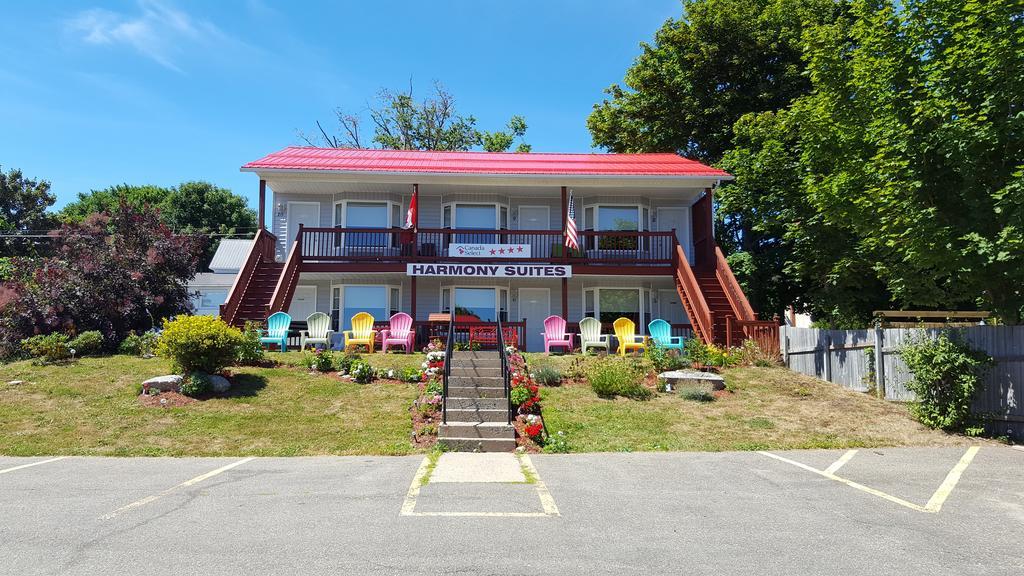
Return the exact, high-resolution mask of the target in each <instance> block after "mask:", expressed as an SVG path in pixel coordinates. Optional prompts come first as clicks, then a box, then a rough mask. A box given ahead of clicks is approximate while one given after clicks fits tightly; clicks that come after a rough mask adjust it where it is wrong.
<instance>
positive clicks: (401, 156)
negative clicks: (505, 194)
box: [242, 146, 729, 178]
mask: <svg viewBox="0 0 1024 576" xmlns="http://www.w3.org/2000/svg"><path fill="white" fill-rule="evenodd" d="M242 169H243V170H247V171H248V170H251V171H259V170H310V171H319V170H327V171H331V170H337V171H346V172H348V171H353V172H410V173H438V174H445V173H450V174H539V175H583V176H666V177H673V176H683V177H685V176H707V177H726V178H727V177H729V174H728V173H726V172H723V171H722V170H719V169H717V168H712V167H710V166H705V165H704V164H701V163H700V162H696V161H694V160H689V159H687V158H683V157H682V156H679V155H676V154H556V153H536V152H531V153H519V152H430V151H422V150H357V149H350V148H313V147H304V146H290V147H288V148H285V149H284V150H281V151H279V152H274V153H273V154H270V155H268V156H264V157H263V158H260V159H259V160H256V161H254V162H249V163H248V164H246V165H244V166H242Z"/></svg>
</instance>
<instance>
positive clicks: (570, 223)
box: [565, 192, 580, 250]
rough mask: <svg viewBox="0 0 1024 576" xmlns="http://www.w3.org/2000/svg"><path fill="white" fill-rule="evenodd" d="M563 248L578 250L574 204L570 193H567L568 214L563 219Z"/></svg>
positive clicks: (578, 241) (578, 240) (578, 242)
mask: <svg viewBox="0 0 1024 576" xmlns="http://www.w3.org/2000/svg"><path fill="white" fill-rule="evenodd" d="M565 246H566V247H567V248H572V249H573V250H579V249H580V239H579V237H578V236H577V235H576V204H575V203H574V202H573V200H572V192H569V212H568V216H566V218H565Z"/></svg>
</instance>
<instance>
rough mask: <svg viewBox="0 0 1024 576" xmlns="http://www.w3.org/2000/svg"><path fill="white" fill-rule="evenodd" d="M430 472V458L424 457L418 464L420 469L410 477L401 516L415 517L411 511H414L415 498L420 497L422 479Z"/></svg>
mask: <svg viewBox="0 0 1024 576" xmlns="http://www.w3.org/2000/svg"><path fill="white" fill-rule="evenodd" d="M429 470H430V457H429V456H424V457H423V462H421V463H420V467H419V468H418V469H417V470H416V475H415V476H413V477H412V484H410V485H409V492H407V493H406V494H405V500H404V501H403V502H402V516H414V515H416V513H415V512H413V510H415V509H416V497H417V496H419V495H420V486H422V485H423V478H424V477H425V476H426V475H427V472H428V471H429Z"/></svg>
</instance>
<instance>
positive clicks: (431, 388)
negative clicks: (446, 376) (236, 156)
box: [423, 378, 444, 396]
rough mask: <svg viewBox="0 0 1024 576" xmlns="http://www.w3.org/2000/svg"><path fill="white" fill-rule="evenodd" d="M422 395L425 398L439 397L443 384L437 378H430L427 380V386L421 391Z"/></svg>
mask: <svg viewBox="0 0 1024 576" xmlns="http://www.w3.org/2000/svg"><path fill="white" fill-rule="evenodd" d="M423 394H424V395H426V396H440V395H442V394H444V384H443V383H442V382H441V381H440V380H439V379H437V378H431V379H430V380H427V385H426V386H425V387H424V389H423Z"/></svg>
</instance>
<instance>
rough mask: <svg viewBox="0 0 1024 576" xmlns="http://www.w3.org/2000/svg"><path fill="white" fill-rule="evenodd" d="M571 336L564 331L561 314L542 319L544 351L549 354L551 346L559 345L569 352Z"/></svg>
mask: <svg viewBox="0 0 1024 576" xmlns="http://www.w3.org/2000/svg"><path fill="white" fill-rule="evenodd" d="M573 336H574V335H573V334H569V333H567V332H566V331H565V320H564V319H562V317H561V316H548V317H547V318H545V319H544V352H545V353H547V354H550V353H551V347H552V346H556V347H557V346H561V347H562V348H565V351H566V352H567V353H570V354H571V353H572V339H573Z"/></svg>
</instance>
